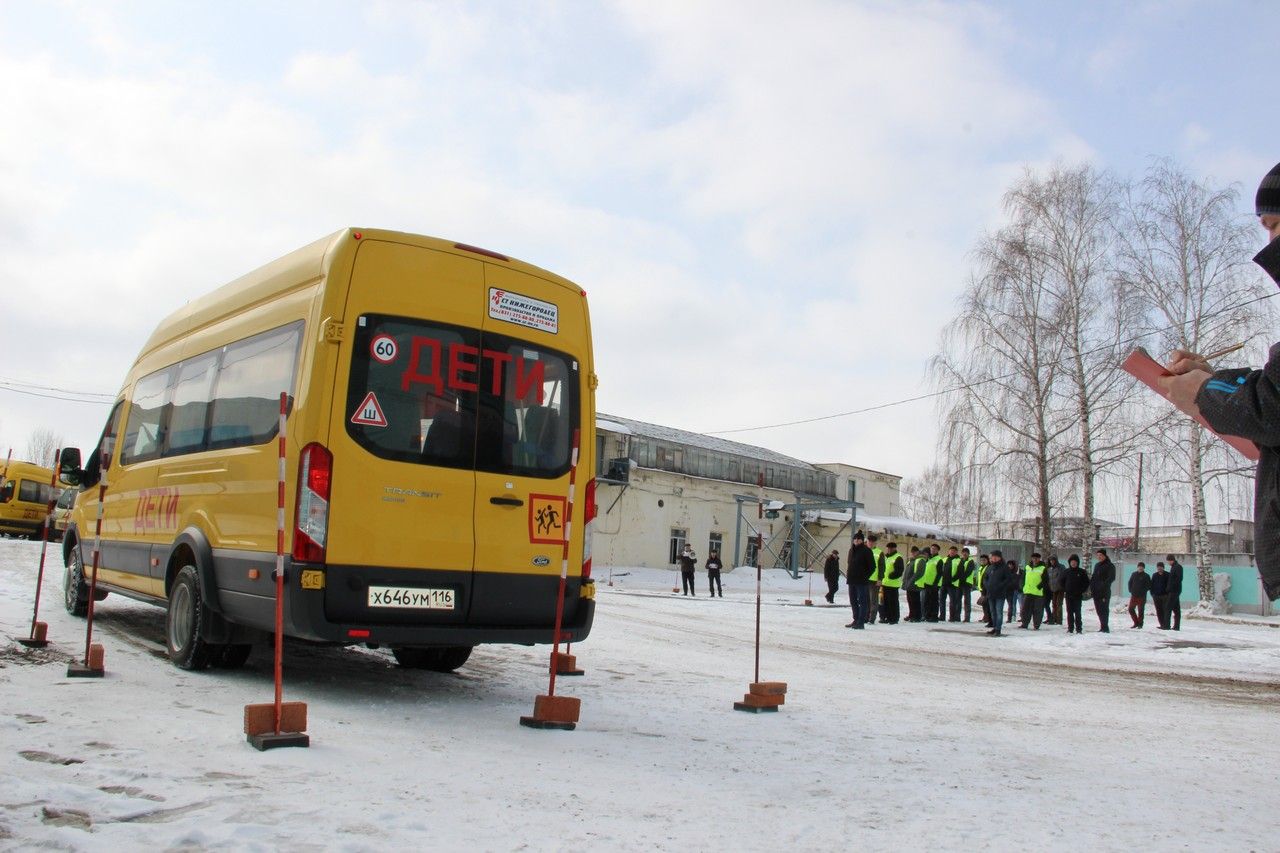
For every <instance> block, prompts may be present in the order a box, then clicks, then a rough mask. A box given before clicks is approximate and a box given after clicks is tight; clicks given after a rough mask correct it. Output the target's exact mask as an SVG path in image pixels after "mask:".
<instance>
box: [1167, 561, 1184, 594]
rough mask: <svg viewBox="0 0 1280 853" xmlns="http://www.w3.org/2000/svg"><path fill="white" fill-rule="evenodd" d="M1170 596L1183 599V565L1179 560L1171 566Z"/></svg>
mask: <svg viewBox="0 0 1280 853" xmlns="http://www.w3.org/2000/svg"><path fill="white" fill-rule="evenodd" d="M1169 594H1170V595H1176V596H1178V597H1179V598H1181V597H1182V563H1179V562H1178V561H1177V560H1174V561H1173V562H1172V563H1170V564H1169Z"/></svg>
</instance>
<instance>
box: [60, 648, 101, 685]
mask: <svg viewBox="0 0 1280 853" xmlns="http://www.w3.org/2000/svg"><path fill="white" fill-rule="evenodd" d="M106 656H107V653H106V650H105V649H103V648H102V644H101V643H93V644H91V645H90V646H89V661H88V663H84V662H82V661H77V662H76V663H73V664H70V665H69V666H68V667H67V678H102V676H103V675H105V674H106V668H105V667H104V665H103V663H104V661H105V660H106Z"/></svg>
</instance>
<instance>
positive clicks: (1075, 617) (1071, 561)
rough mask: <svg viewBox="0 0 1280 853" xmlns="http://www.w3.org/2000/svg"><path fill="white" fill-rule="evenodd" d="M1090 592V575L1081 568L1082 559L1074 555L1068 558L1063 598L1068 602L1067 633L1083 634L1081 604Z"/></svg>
mask: <svg viewBox="0 0 1280 853" xmlns="http://www.w3.org/2000/svg"><path fill="white" fill-rule="evenodd" d="M1088 590H1089V573H1088V572H1086V571H1085V570H1084V569H1082V568H1081V567H1080V558H1079V557H1078V556H1077V555H1075V554H1072V555H1071V556H1070V557H1068V558H1067V571H1066V574H1064V575H1063V576H1062V592H1063V597H1064V598H1066V600H1067V633H1068V634H1083V633H1084V625H1083V623H1082V622H1081V619H1080V604H1081V602H1082V601H1083V600H1084V594H1085V593H1086V592H1088Z"/></svg>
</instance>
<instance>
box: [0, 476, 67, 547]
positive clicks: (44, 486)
mask: <svg viewBox="0 0 1280 853" xmlns="http://www.w3.org/2000/svg"><path fill="white" fill-rule="evenodd" d="M52 482H53V469H52V468H42V467H40V466H39V465H34V464H32V463H30V462H10V463H9V464H8V466H6V465H5V464H4V460H2V459H0V533H7V534H9V535H10V536H26V537H27V538H29V539H39V538H40V536H41V534H42V532H43V531H44V524H45V516H46V515H47V514H48V512H49V501H50V500H56V499H57V497H58V495H60V494H61V493H62V489H61V488H60V487H58V486H53V485H51V483H52Z"/></svg>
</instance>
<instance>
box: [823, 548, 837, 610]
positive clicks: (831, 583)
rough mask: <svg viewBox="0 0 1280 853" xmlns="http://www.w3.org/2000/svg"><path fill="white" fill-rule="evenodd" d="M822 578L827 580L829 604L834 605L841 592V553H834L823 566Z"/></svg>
mask: <svg viewBox="0 0 1280 853" xmlns="http://www.w3.org/2000/svg"><path fill="white" fill-rule="evenodd" d="M822 576H823V577H824V578H826V579H827V603H828V604H834V603H835V601H836V593H837V592H839V591H840V552H839V551H834V550H833V551H832V552H831V554H830V555H829V556H828V557H827V562H826V563H824V564H823V566H822Z"/></svg>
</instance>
